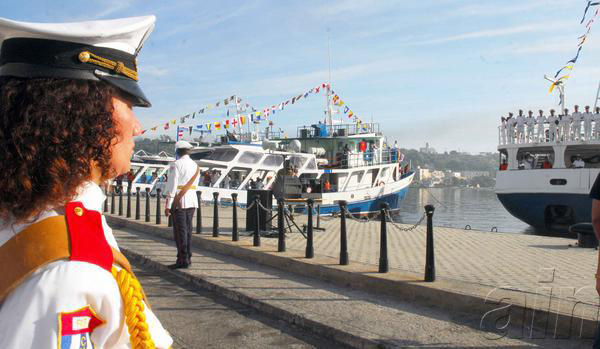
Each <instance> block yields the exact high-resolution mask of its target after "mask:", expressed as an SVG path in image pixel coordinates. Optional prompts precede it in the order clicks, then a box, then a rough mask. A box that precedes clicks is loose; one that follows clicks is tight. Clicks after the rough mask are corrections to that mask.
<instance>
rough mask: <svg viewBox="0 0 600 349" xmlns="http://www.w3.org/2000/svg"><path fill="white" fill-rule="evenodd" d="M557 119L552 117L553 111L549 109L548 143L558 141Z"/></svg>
mask: <svg viewBox="0 0 600 349" xmlns="http://www.w3.org/2000/svg"><path fill="white" fill-rule="evenodd" d="M557 121H558V118H557V117H556V115H554V109H550V115H549V116H548V137H549V139H550V142H556V141H557V140H558V135H557V132H556V131H557V128H558V123H557Z"/></svg>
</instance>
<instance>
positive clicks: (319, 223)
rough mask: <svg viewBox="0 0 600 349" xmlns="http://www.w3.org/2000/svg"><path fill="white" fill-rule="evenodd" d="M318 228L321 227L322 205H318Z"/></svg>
mask: <svg viewBox="0 0 600 349" xmlns="http://www.w3.org/2000/svg"><path fill="white" fill-rule="evenodd" d="M317 229H321V205H317Z"/></svg>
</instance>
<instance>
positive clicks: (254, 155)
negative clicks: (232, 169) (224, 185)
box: [239, 151, 263, 164]
mask: <svg viewBox="0 0 600 349" xmlns="http://www.w3.org/2000/svg"><path fill="white" fill-rule="evenodd" d="M262 156H263V154H262V153H259V152H254V151H246V152H243V153H242V156H240V159H239V162H240V163H242V164H256V163H258V162H259V161H260V158H262Z"/></svg>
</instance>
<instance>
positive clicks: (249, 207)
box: [238, 201, 256, 211]
mask: <svg viewBox="0 0 600 349" xmlns="http://www.w3.org/2000/svg"><path fill="white" fill-rule="evenodd" d="M255 204H256V201H252V203H251V204H250V205H246V207H242V206H238V207H239V208H241V209H242V210H244V211H248V210H250V209H252V208H253V207H254V205H255Z"/></svg>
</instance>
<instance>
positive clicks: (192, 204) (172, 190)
mask: <svg viewBox="0 0 600 349" xmlns="http://www.w3.org/2000/svg"><path fill="white" fill-rule="evenodd" d="M190 149H192V145H191V144H190V143H189V142H186V141H179V142H177V143H176V144H175V152H176V155H177V157H178V159H177V160H176V161H174V162H172V163H171V165H170V166H169V180H168V181H167V186H166V188H165V193H166V195H167V199H166V201H165V215H166V216H167V217H168V216H170V215H171V214H173V235H174V237H175V243H176V245H177V261H176V262H175V264H172V265H170V266H169V267H170V268H171V269H176V268H187V267H189V266H190V265H191V264H192V250H191V244H192V219H193V218H194V211H195V210H196V208H198V196H197V195H196V187H197V186H198V180H199V179H200V176H199V174H200V167H198V165H196V163H195V162H194V160H192V159H191V158H190V156H189V153H190Z"/></svg>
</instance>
